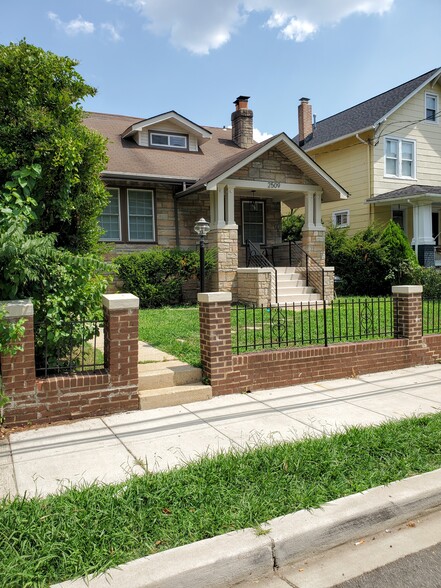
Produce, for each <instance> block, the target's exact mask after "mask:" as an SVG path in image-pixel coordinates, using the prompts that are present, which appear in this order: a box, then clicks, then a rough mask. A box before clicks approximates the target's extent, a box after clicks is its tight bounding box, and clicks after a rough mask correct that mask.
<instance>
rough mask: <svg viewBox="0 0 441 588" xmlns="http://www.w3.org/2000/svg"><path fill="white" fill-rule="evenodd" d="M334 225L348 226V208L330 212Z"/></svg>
mask: <svg viewBox="0 0 441 588" xmlns="http://www.w3.org/2000/svg"><path fill="white" fill-rule="evenodd" d="M332 224H333V225H334V227H349V210H339V211H337V212H333V213H332Z"/></svg>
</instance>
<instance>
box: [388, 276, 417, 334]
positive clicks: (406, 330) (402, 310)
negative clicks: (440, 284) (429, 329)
mask: <svg viewBox="0 0 441 588" xmlns="http://www.w3.org/2000/svg"><path fill="white" fill-rule="evenodd" d="M422 293H423V287H422V286H392V295H393V300H394V335H395V338H397V339H408V340H409V343H411V344H413V345H422V339H423V333H422V326H423V325H422Z"/></svg>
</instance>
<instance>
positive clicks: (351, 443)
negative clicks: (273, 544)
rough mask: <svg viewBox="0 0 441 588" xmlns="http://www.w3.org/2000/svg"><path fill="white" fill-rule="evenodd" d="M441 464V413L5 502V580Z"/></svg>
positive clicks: (258, 517)
mask: <svg viewBox="0 0 441 588" xmlns="http://www.w3.org/2000/svg"><path fill="white" fill-rule="evenodd" d="M439 467H441V414H435V415H430V416H424V417H418V418H417V417H415V418H409V419H405V420H402V421H391V422H387V423H384V424H382V425H380V426H378V427H371V428H357V427H352V428H349V429H347V430H346V431H345V432H343V433H339V434H334V435H332V436H330V437H319V438H308V439H304V440H302V441H299V442H296V443H282V444H280V445H276V446H262V447H260V448H257V449H252V450H249V451H246V452H244V453H243V452H242V453H241V452H229V453H224V454H220V455H218V456H216V457H212V458H209V457H202V458H201V459H200V460H199V461H197V462H193V463H190V464H187V465H186V466H184V467H182V468H179V469H175V470H171V471H168V472H163V473H157V474H151V473H148V472H146V473H145V474H144V475H142V476H138V477H133V478H131V479H130V480H128V481H127V482H125V483H121V484H118V485H109V486H103V485H97V484H95V485H93V486H90V487H87V488H86V487H85V488H82V489H68V490H66V491H65V492H63V493H62V494H59V495H56V496H50V497H47V498H44V499H37V498H33V499H30V500H25V499H23V498H15V499H14V500H12V501H8V500H3V501H1V502H0V550H1V554H2V557H1V558H0V586H8V588H13V587H20V588H24V587H27V586H47V585H49V584H51V583H54V582H60V581H63V580H66V579H69V578H75V577H78V576H81V575H84V574H88V573H98V572H100V571H104V570H105V569H107V568H109V567H111V566H115V565H118V564H121V563H123V562H127V561H130V560H132V559H135V558H138V557H142V556H145V555H148V554H152V553H156V552H158V551H160V550H164V549H169V548H172V547H177V546H179V545H184V544H187V543H191V542H193V541H198V540H200V539H205V538H208V537H213V536H215V535H219V534H222V533H226V532H228V531H232V530H235V529H242V528H245V527H253V526H256V527H257V526H258V525H259V524H261V523H263V522H264V521H267V520H268V519H271V518H273V517H277V516H281V515H284V514H287V513H291V512H295V511H297V510H300V509H304V508H314V507H317V506H319V505H321V504H323V503H325V502H327V501H329V500H333V499H335V498H339V497H341V496H346V495H349V494H352V493H355V492H360V491H362V490H366V489H368V488H372V487H374V486H378V485H381V484H388V483H390V482H392V481H394V480H399V479H402V478H405V477H408V476H411V475H414V474H418V473H422V472H427V471H431V470H433V469H436V468H439Z"/></svg>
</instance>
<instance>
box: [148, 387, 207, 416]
mask: <svg viewBox="0 0 441 588" xmlns="http://www.w3.org/2000/svg"><path fill="white" fill-rule="evenodd" d="M210 398H212V391H211V386H206V385H204V384H202V383H200V384H189V385H187V386H169V387H164V388H158V389H156V390H142V391H140V392H139V408H140V409H141V410H148V409H150V408H162V407H164V406H176V405H177V404H185V403H187V402H197V401H198V400H210Z"/></svg>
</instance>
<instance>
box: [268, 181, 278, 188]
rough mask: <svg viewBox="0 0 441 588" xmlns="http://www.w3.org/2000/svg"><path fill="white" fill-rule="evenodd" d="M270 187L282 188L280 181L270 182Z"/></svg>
mask: <svg viewBox="0 0 441 588" xmlns="http://www.w3.org/2000/svg"><path fill="white" fill-rule="evenodd" d="M268 188H280V182H268Z"/></svg>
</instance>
